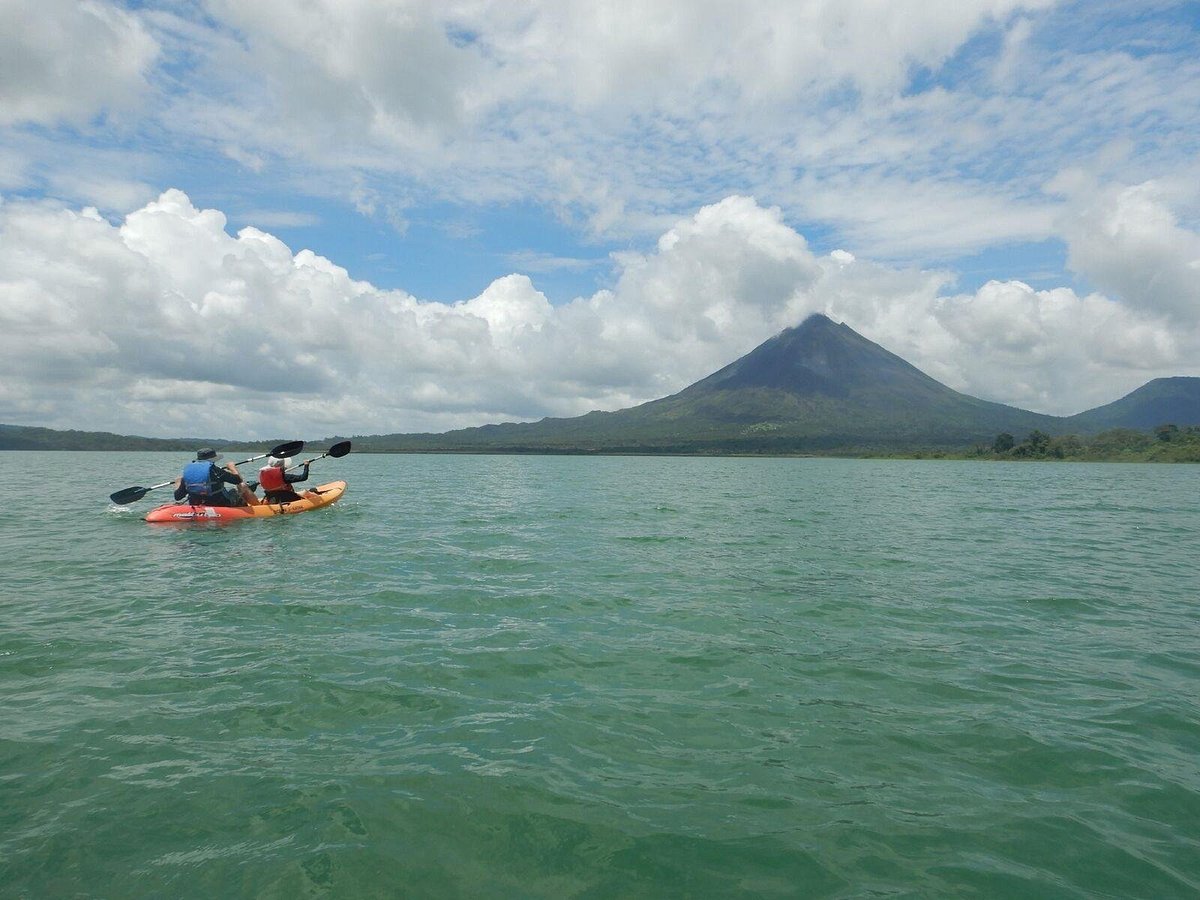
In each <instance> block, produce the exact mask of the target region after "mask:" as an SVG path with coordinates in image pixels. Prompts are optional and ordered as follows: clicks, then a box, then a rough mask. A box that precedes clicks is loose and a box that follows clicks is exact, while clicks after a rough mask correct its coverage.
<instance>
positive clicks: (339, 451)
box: [288, 441, 350, 469]
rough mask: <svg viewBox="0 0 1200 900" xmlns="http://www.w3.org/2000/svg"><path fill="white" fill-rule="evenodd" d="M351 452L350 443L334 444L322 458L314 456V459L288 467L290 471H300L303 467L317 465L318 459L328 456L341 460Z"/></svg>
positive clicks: (340, 442)
mask: <svg viewBox="0 0 1200 900" xmlns="http://www.w3.org/2000/svg"><path fill="white" fill-rule="evenodd" d="M349 452H350V442H349V441H338V442H337V443H336V444H334V445H333V446H332V447H330V448H329V449H328V450H326V451H325V452H324V453H322V454H321V455H320V456H314V457H313V458H312V459H306V460H305V461H304V462H302V463H296V465H294V466H288V468H289V469H299V468H300V467H301V466H307V465H310V464H311V463H315V462H316V461H317V460H318V459H324V458H325V457H327V456H332V457H333V458H334V459H341V458H342V457H343V456H345V455H346V454H347V453H349Z"/></svg>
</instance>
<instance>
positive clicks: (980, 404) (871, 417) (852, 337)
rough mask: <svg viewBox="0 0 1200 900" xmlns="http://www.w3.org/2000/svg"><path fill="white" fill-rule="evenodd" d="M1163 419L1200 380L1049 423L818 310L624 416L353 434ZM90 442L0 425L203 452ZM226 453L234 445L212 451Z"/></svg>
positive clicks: (681, 448) (855, 430) (609, 438)
mask: <svg viewBox="0 0 1200 900" xmlns="http://www.w3.org/2000/svg"><path fill="white" fill-rule="evenodd" d="M1167 423H1172V424H1176V425H1179V426H1185V425H1200V378H1194V377H1182V376H1181V377H1174V378H1157V379H1154V380H1153V381H1150V382H1148V383H1147V384H1145V385H1143V386H1142V387H1140V388H1138V389H1137V390H1136V391H1133V392H1132V393H1130V394H1128V395H1127V396H1125V397H1122V398H1121V399H1119V400H1116V401H1114V402H1112V403H1109V404H1107V405H1105V406H1100V407H1097V408H1095V409H1091V410H1087V411H1085V412H1082V413H1079V414H1077V415H1074V416H1049V415H1044V414H1041V413H1035V412H1030V411H1029V410H1024V409H1019V408H1017V407H1014V406H1007V405H1005V404H1003V403H994V402H991V401H987V400H981V399H979V398H977V397H972V396H970V395H967V394H963V393H960V392H958V391H955V390H953V389H951V388H949V387H947V386H946V385H944V384H942V383H940V382H938V381H936V380H935V379H933V378H930V377H929V376H928V375H926V374H925V373H924V372H922V371H920V370H919V369H917V368H916V367H915V366H913V365H912V364H910V363H908V362H907V361H905V360H904V359H902V358H900V357H899V356H897V355H896V354H894V353H892V352H890V351H888V350H886V349H884V348H883V347H881V346H879V345H878V344H876V343H874V342H872V341H870V340H868V339H867V338H865V337H863V336H862V335H860V334H859V333H858V332H856V331H854V329H852V328H850V327H849V326H848V325H845V324H838V323H835V322H833V321H832V320H831V319H829V318H828V317H827V316H824V315H820V314H816V315H812V316H809V317H808V318H807V319H805V320H804V322H802V323H801V324H800V325H797V326H795V327H793V328H787V329H785V330H783V331H782V332H780V333H779V334H777V335H775V336H774V337H772V338H770V339H769V340H767V341H765V342H763V343H762V344H760V345H759V346H758V347H756V348H754V349H753V350H751V351H750V352H749V353H747V354H746V355H745V356H742V357H741V358H739V359H737V360H734V361H733V362H732V363H730V364H729V365H727V366H725V367H724V368H722V369H719V370H718V371H716V372H713V373H712V374H711V375H709V376H707V377H706V378H702V379H701V380H700V381H697V382H695V383H694V384H692V385H689V386H688V387H686V388H684V389H683V390H681V391H679V392H678V393H675V394H672V395H670V396H668V397H662V398H660V399H658V400H651V401H649V402H647V403H642V404H640V405H638V406H633V407H630V408H628V409H621V410H616V411H614V412H590V413H587V414H586V415H582V416H576V417H573V418H547V419H542V420H541V421H539V422H523V423H515V422H509V423H504V424H498V425H483V426H480V427H476V428H464V429H459V430H456V431H448V432H445V433H443V434H384V435H368V436H355V438H354V446H355V449H356V450H360V451H371V450H380V451H476V452H481V451H482V452H534V453H538V452H543V453H544V452H550V453H553V452H561V453H588V452H609V453H819V452H829V451H855V450H856V451H885V452H886V451H898V452H900V451H904V450H907V449H914V448H946V449H949V448H963V447H967V446H970V445H971V444H973V443H976V444H977V443H980V442H987V443H990V442H991V441H992V440H993V439H994V438H995V437H996V436H997V435H998V434H1000V433H1003V432H1007V433H1009V434H1012V435H1013V436H1015V437H1017V438H1018V439H1019V438H1021V437H1024V436H1025V435H1027V434H1029V433H1031V432H1033V431H1035V430H1036V431H1042V432H1045V433H1047V434H1051V435H1067V434H1079V435H1088V434H1096V433H1098V432H1102V431H1107V430H1111V429H1114V428H1131V429H1138V430H1148V429H1151V428H1155V427H1156V426H1158V425H1163V424H1167ZM88 434H89V433H86V432H52V431H50V430H49V429H30V428H19V427H17V426H0V449H67V448H77V449H164V450H165V449H172V450H174V449H186V450H192V449H194V448H195V446H199V445H198V444H197V443H196V442H195V441H194V440H193V439H187V440H177V439H169V440H160V439H151V438H132V437H124V436H120V435H111V434H95V433H92V434H93V438H91V439H89V438H88ZM56 435H57V436H58V437H57V438H56V437H55V436H56ZM333 439H334V438H331V439H330V440H333ZM56 440H57V441H58V442H59V446H54V442H55V441H56ZM89 440H91V444H90V446H89ZM207 443H210V444H212V443H213V442H211V441H210V442H207ZM242 443H245V442H242ZM254 443H261V442H254ZM222 444H223V445H224V446H229V444H228V442H217V444H216V445H218V446H220V445H222Z"/></svg>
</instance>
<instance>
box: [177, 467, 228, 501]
mask: <svg viewBox="0 0 1200 900" xmlns="http://www.w3.org/2000/svg"><path fill="white" fill-rule="evenodd" d="M214 469H216V466H214V465H213V464H212V463H211V462H209V461H208V460H207V459H198V460H196V461H195V462H190V463H188V464H187V465H186V466H184V467H183V486H184V487H185V488H186V489H187V492H188V496H189V497H197V498H199V499H205V498H207V497H210V496H212V495H213V494H216V493H219V492H220V491H221V482H220V479H219V478H218V477H217V475H216V472H215V471H214Z"/></svg>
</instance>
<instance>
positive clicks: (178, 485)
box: [175, 475, 187, 500]
mask: <svg viewBox="0 0 1200 900" xmlns="http://www.w3.org/2000/svg"><path fill="white" fill-rule="evenodd" d="M186 496H187V488H185V487H184V486H183V476H182V475H180V476H179V477H178V478H176V479H175V499H176V500H182V499H183V498H184V497H186Z"/></svg>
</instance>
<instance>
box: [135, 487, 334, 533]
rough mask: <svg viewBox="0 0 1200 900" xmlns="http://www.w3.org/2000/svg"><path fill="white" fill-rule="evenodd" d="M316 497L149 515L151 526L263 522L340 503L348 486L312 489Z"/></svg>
mask: <svg viewBox="0 0 1200 900" xmlns="http://www.w3.org/2000/svg"><path fill="white" fill-rule="evenodd" d="M312 490H313V491H315V492H316V493H317V496H316V497H302V498H301V499H299V500H293V501H292V502H291V503H266V502H265V501H264V502H263V503H260V504H259V505H258V506H192V505H190V504H187V503H166V504H164V505H162V506H158V507H155V508H154V509H152V510H150V512H148V513H146V521H147V522H176V523H180V522H227V521H232V520H234V519H262V518H266V517H267V516H289V515H292V514H294V513H302V512H308V511H309V510H310V509H320V508H321V507H322V506H329V505H330V504H331V503H337V502H338V500H340V499H341V497H342V494H344V493H346V482H344V481H331V482H329V483H328V484H322V485H318V486H317V487H315V488H312Z"/></svg>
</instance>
